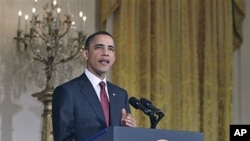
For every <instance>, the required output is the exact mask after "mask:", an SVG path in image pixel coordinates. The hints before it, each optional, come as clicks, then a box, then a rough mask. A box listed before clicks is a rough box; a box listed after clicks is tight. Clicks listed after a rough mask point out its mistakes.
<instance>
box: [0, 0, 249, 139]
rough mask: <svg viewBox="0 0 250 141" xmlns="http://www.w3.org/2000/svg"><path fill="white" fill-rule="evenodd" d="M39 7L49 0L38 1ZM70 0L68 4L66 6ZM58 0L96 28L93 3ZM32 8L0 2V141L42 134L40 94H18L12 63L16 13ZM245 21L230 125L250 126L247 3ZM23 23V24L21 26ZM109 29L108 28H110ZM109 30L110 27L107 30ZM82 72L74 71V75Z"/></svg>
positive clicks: (18, 0)
mask: <svg viewBox="0 0 250 141" xmlns="http://www.w3.org/2000/svg"><path fill="white" fill-rule="evenodd" d="M38 1H39V3H40V5H42V4H43V3H44V2H47V1H49V0H38ZM68 1H70V3H68ZM68 1H67V0H59V2H60V3H62V4H63V6H64V7H67V5H69V4H70V7H71V8H70V9H69V12H70V13H72V14H75V15H76V16H77V15H78V12H79V11H80V10H81V9H84V10H85V11H86V12H87V13H86V15H87V17H88V18H87V25H88V28H87V29H86V31H87V32H88V33H91V32H94V31H95V29H96V26H95V25H96V20H98V19H95V15H96V12H95V7H96V6H95V0H68ZM32 7H33V1H32V0H1V1H0V16H1V22H0V27H1V30H0V37H1V38H0V141H39V140H40V138H41V137H40V133H41V113H42V105H41V103H40V102H38V101H37V100H36V99H35V98H34V97H31V94H32V93H34V92H37V91H40V90H41V89H40V88H37V87H36V86H35V85H33V84H34V83H33V82H29V83H28V84H29V85H28V87H27V88H26V90H25V91H22V92H20V91H19V92H18V89H17V87H16V84H15V82H14V81H13V80H14V78H13V73H14V72H15V70H18V68H16V69H14V66H13V61H14V57H15V55H14V54H15V53H14V48H15V42H14V40H13V37H14V36H15V35H16V28H17V12H18V11H19V9H22V11H23V13H28V12H30V11H31V8H32ZM246 10H247V11H246V19H245V21H244V26H243V28H244V30H243V34H244V42H243V45H242V47H241V48H240V49H239V50H238V51H237V52H235V54H234V58H235V59H234V60H235V62H234V95H233V97H234V100H233V102H234V104H233V123H235V124H250V112H249V110H248V109H249V107H250V104H249V100H250V89H249V87H250V75H249V72H250V61H249V60H250V55H249V54H250V48H249V45H250V40H249V38H250V1H249V0H247V1H246ZM23 24H24V23H23ZM109 28H110V27H109ZM110 29H111V28H110ZM81 72H82V70H77V71H76V72H75V76H77V75H79V74H80V73H81Z"/></svg>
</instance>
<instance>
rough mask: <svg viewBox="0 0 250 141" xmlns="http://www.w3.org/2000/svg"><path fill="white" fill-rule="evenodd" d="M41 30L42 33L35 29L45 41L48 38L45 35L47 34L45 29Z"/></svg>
mask: <svg viewBox="0 0 250 141" xmlns="http://www.w3.org/2000/svg"><path fill="white" fill-rule="evenodd" d="M39 31H40V32H41V33H40V32H38V31H37V30H36V29H35V32H36V33H37V34H38V36H39V37H41V38H42V40H44V41H45V40H46V38H45V37H46V34H45V33H44V32H43V30H39Z"/></svg>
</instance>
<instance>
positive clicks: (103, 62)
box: [99, 59, 110, 65]
mask: <svg viewBox="0 0 250 141" xmlns="http://www.w3.org/2000/svg"><path fill="white" fill-rule="evenodd" d="M99 62H100V63H101V64H103V65H107V64H109V62H110V61H109V60H108V59H101V60H100V61H99Z"/></svg>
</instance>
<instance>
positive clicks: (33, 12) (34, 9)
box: [31, 8, 36, 28]
mask: <svg viewBox="0 0 250 141" xmlns="http://www.w3.org/2000/svg"><path fill="white" fill-rule="evenodd" d="M35 13H36V8H32V22H31V27H32V28H34V27H35V24H36V17H35Z"/></svg>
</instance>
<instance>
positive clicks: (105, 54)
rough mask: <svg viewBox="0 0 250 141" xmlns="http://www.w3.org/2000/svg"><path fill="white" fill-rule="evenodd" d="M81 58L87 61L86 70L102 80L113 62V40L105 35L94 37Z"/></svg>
mask: <svg viewBox="0 0 250 141" xmlns="http://www.w3.org/2000/svg"><path fill="white" fill-rule="evenodd" d="M83 56H84V58H85V60H86V61H87V68H88V70H89V71H90V72H92V73H93V74H95V75H96V76H97V77H99V78H101V79H102V78H104V76H105V74H106V72H108V71H109V69H110V68H111V67H112V65H113V63H114V61H115V45H114V40H113V39H112V38H111V37H110V36H107V35H97V36H95V37H94V39H93V41H92V42H91V43H90V45H89V50H85V52H84V54H83Z"/></svg>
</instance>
